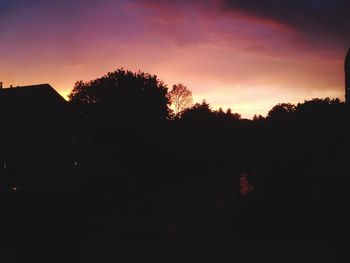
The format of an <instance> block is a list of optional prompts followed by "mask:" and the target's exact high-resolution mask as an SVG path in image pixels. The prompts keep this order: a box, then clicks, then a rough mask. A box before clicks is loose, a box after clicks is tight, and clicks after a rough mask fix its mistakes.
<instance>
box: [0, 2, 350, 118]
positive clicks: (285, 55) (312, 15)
mask: <svg viewBox="0 0 350 263" xmlns="http://www.w3.org/2000/svg"><path fill="white" fill-rule="evenodd" d="M349 13H350V1H349V0H284V1H278V0H266V1H264V0H237V1H234V0H231V1H225V0H203V1H198V0H187V1H186V0H184V1H180V0H174V1H170V0H168V1H167V0H164V1H161V0H158V1H157V0H150V1H146V0H128V1H127V0H119V1H118V0H104V1H101V0H57V1H55V0H52V1H49V0H0V81H2V82H3V83H4V86H10V85H14V86H17V85H30V84H36V83H50V84H51V85H52V86H53V87H54V88H55V89H56V90H57V91H58V92H60V93H61V94H62V95H66V94H67V93H69V91H70V90H71V89H72V88H73V85H74V83H75V82H76V81H77V80H85V81H88V80H92V79H95V78H97V77H100V76H102V75H104V74H105V73H107V72H108V71H113V70H115V69H117V68H121V67H123V68H124V69H130V70H132V71H137V70H141V71H144V72H148V73H151V74H156V75H157V76H158V77H159V78H160V79H162V80H164V82H165V83H166V84H167V85H168V87H171V86H172V85H173V84H176V83H183V84H185V85H186V86H187V87H188V88H189V89H190V90H192V92H193V95H194V100H195V101H201V100H202V99H206V100H207V101H208V102H209V103H210V104H211V105H212V107H213V108H218V107H223V108H224V109H226V108H228V107H230V108H231V109H232V111H233V112H238V113H241V114H242V116H243V117H248V118H250V117H252V115H254V113H257V114H262V115H265V114H266V113H267V111H268V110H269V109H271V107H272V106H274V105H275V104H277V103H279V102H292V103H296V102H302V101H304V100H305V99H311V98H314V97H320V98H323V97H327V96H328V97H332V98H334V97H339V98H340V99H341V100H343V99H344V72H343V61H344V57H345V54H346V52H347V49H348V47H350V15H349Z"/></svg>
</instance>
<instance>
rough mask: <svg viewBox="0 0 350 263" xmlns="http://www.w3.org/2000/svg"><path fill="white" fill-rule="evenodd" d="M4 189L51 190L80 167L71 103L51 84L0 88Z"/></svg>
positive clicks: (0, 155)
mask: <svg viewBox="0 0 350 263" xmlns="http://www.w3.org/2000/svg"><path fill="white" fill-rule="evenodd" d="M0 112H1V129H0V143H1V148H0V176H1V182H0V184H1V187H2V188H4V187H5V188H14V187H15V189H19V188H22V189H29V190H39V191H52V190H55V189H62V187H64V185H67V184H68V183H69V181H70V180H71V176H72V174H74V169H75V167H76V166H77V164H78V163H77V160H76V151H75V149H74V143H73V138H72V134H74V127H73V121H72V119H71V113H70V108H69V104H68V102H67V101H66V100H65V99H64V98H63V97H62V96H61V95H60V94H59V93H57V92H56V91H55V89H53V88H52V87H51V86H50V85H49V84H40V85H32V86H23V87H10V88H1V89H0Z"/></svg>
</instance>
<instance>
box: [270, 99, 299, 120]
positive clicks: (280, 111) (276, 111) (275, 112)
mask: <svg viewBox="0 0 350 263" xmlns="http://www.w3.org/2000/svg"><path fill="white" fill-rule="evenodd" d="M294 112H295V105H294V104H291V103H279V104H277V105H276V106H274V107H273V108H272V109H271V110H270V111H269V112H268V117H269V118H272V119H284V118H286V117H287V116H289V115H290V114H291V113H294Z"/></svg>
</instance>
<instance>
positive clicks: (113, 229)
mask: <svg viewBox="0 0 350 263" xmlns="http://www.w3.org/2000/svg"><path fill="white" fill-rule="evenodd" d="M329 184H330V185H329V188H328V189H334V191H329V192H328V193H327V195H326V197H325V199H323V200H308V201H305V198H302V199H301V198H300V200H298V198H297V195H294V197H293V198H289V199H288V198H287V197H286V196H287V194H288V189H285V190H279V191H280V193H281V195H280V197H278V196H274V195H267V194H265V195H264V196H263V198H262V197H261V196H260V197H259V198H258V197H257V196H254V194H252V195H250V196H247V197H244V198H242V199H241V200H240V201H239V203H237V205H236V207H234V206H230V207H229V208H226V209H223V210H222V211H216V212H213V211H209V209H205V204H204V205H203V206H202V208H201V209H198V210H197V211H196V212H194V213H187V212H184V210H183V209H182V210H181V206H183V202H186V200H182V201H181V200H175V201H174V200H172V201H171V200H170V198H169V195H168V197H167V198H165V196H164V195H162V194H160V193H149V192H148V193H143V194H142V195H140V194H139V195H137V196H139V197H137V198H136V197H135V196H136V195H135V194H133V193H131V192H118V193H114V194H108V192H107V193H104V194H101V192H98V191H96V192H92V191H91V192H85V193H84V192H82V191H81V192H79V194H77V193H72V192H71V193H59V194H30V193H25V192H23V193H21V192H18V193H11V194H3V195H2V196H1V224H2V227H1V235H0V238H1V249H0V251H1V252H0V253H1V254H0V261H1V262H148V261H149V262H184V261H185V262H198V261H200V262H203V261H207V262H265V261H266V262H271V261H273V262H274V261H275V262H344V261H343V260H341V259H342V258H344V256H347V250H348V245H349V242H348V239H349V231H348V230H349V229H348V225H349V216H348V211H347V210H348V208H349V205H348V202H347V200H348V199H347V195H348V193H347V192H346V189H347V187H348V185H349V184H348V180H347V179H345V178H337V180H332V181H330V182H329ZM298 191H299V192H300V190H297V191H295V193H298ZM283 192H284V193H286V194H285V195H284V196H283V194H282V193H283ZM193 195H196V194H195V193H193ZM176 206H178V207H177V208H176ZM181 211H182V212H181ZM345 258H346V257H345Z"/></svg>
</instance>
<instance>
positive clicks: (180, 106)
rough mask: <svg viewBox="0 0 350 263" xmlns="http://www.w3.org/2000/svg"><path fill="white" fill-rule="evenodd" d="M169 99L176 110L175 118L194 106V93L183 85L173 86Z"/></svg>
mask: <svg viewBox="0 0 350 263" xmlns="http://www.w3.org/2000/svg"><path fill="white" fill-rule="evenodd" d="M168 97H169V100H170V102H171V104H172V106H173V108H174V114H175V117H179V116H180V115H181V113H183V111H184V110H186V109H187V108H189V107H191V106H192V102H193V98H192V92H191V91H190V90H188V89H187V87H186V86H185V85H183V84H181V83H179V84H177V85H174V86H173V89H172V90H171V91H170V92H169V93H168Z"/></svg>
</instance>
